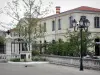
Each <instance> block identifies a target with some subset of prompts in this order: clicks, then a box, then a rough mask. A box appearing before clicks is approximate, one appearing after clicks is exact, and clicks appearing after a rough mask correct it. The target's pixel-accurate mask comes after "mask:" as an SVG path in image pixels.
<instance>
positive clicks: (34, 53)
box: [32, 50, 40, 56]
mask: <svg viewBox="0 0 100 75" xmlns="http://www.w3.org/2000/svg"><path fill="white" fill-rule="evenodd" d="M36 55H40V52H39V51H38V50H33V51H32V56H36Z"/></svg>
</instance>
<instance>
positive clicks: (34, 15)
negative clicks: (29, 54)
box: [3, 0, 51, 50]
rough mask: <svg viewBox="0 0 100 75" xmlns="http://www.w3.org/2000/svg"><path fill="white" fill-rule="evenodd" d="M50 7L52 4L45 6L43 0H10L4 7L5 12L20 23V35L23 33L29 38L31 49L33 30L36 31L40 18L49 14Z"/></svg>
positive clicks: (18, 26) (18, 27)
mask: <svg viewBox="0 0 100 75" xmlns="http://www.w3.org/2000/svg"><path fill="white" fill-rule="evenodd" d="M50 7H51V4H49V6H48V7H44V6H43V4H42V0H13V1H12V2H8V3H7V6H6V7H5V8H4V12H3V13H4V14H7V15H8V16H10V17H11V18H12V19H13V22H17V23H18V24H17V30H18V32H19V37H20V36H21V34H23V35H25V37H26V38H28V40H27V41H28V43H29V50H30V43H31V40H32V38H31V36H32V34H33V32H35V31H34V30H35V27H36V26H37V24H38V22H39V21H40V19H39V18H42V17H44V16H45V15H47V14H48V13H49V10H51V9H50ZM23 25H24V26H23ZM27 35H28V37H27ZM19 46H20V45H19Z"/></svg>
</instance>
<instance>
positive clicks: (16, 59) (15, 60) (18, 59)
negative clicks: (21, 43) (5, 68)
mask: <svg viewBox="0 0 100 75" xmlns="http://www.w3.org/2000/svg"><path fill="white" fill-rule="evenodd" d="M10 61H13V62H20V58H13V59H10Z"/></svg>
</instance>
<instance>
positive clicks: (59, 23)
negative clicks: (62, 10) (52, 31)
mask: <svg viewBox="0 0 100 75" xmlns="http://www.w3.org/2000/svg"><path fill="white" fill-rule="evenodd" d="M58 30H61V19H58Z"/></svg>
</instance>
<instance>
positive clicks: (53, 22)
mask: <svg viewBox="0 0 100 75" xmlns="http://www.w3.org/2000/svg"><path fill="white" fill-rule="evenodd" d="M54 30H55V21H52V31H54Z"/></svg>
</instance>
